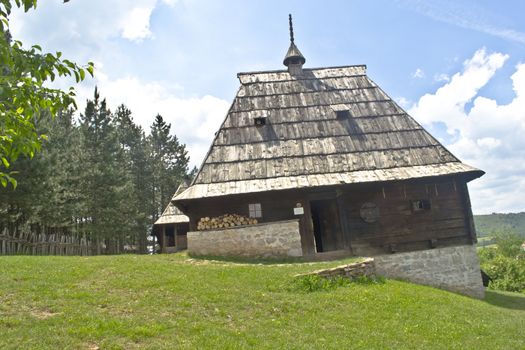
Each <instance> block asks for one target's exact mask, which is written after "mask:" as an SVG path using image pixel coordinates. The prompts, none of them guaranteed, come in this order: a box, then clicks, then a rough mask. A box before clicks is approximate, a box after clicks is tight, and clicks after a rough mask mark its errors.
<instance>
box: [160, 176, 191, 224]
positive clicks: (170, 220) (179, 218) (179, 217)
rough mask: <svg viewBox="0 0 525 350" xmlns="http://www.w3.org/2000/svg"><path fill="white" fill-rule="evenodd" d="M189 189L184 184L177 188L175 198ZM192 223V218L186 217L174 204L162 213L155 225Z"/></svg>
mask: <svg viewBox="0 0 525 350" xmlns="http://www.w3.org/2000/svg"><path fill="white" fill-rule="evenodd" d="M187 188H188V185H187V184H186V183H185V182H183V183H181V184H180V185H179V187H178V188H177V191H175V195H174V197H176V196H177V195H179V194H181V193H182V192H184V190H186V189H187ZM185 222H190V218H189V217H187V216H186V215H184V213H183V212H182V211H180V209H179V208H177V207H176V206H174V205H173V203H171V202H170V203H168V206H167V207H166V209H164V211H163V212H162V215H161V216H160V217H159V218H158V219H157V221H155V223H154V225H166V224H180V223H185Z"/></svg>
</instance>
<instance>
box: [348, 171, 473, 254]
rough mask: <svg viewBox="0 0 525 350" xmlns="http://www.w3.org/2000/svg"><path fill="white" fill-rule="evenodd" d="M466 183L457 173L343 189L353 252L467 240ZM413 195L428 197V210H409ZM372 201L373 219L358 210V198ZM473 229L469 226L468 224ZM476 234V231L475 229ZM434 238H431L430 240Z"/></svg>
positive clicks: (422, 247)
mask: <svg viewBox="0 0 525 350" xmlns="http://www.w3.org/2000/svg"><path fill="white" fill-rule="evenodd" d="M466 191H467V189H466V186H465V183H464V181H463V180H462V179H461V178H455V179H454V178H450V177H449V178H445V179H435V180H428V181H406V182H397V183H392V184H384V185H379V186H368V187H363V186H360V187H358V186H356V187H355V188H352V189H349V190H346V191H344V193H343V195H342V196H341V199H340V201H341V202H342V203H344V207H345V208H344V209H343V210H344V211H345V214H346V218H347V229H348V231H349V232H348V233H347V234H348V235H349V236H350V241H351V246H352V249H353V250H354V253H356V254H366V253H380V252H389V251H405V250H414V249H425V248H431V247H432V246H433V245H440V246H443V245H451V244H460V243H472V234H471V228H470V226H469V222H468V213H469V211H470V207H469V208H466V207H465V203H466V202H465V196H468V192H466ZM413 200H428V201H429V202H430V205H431V208H430V210H423V211H419V212H414V211H413V210H412V208H411V201H413ZM365 202H372V203H375V204H376V205H377V206H378V208H379V212H380V216H379V219H378V220H377V222H375V223H366V222H365V221H364V220H363V219H362V218H361V216H360V208H361V206H362V204H363V203H365ZM472 229H473V228H472ZM474 236H475V233H474ZM432 240H434V241H432Z"/></svg>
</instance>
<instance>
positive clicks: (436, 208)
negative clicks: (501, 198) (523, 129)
mask: <svg viewBox="0 0 525 350" xmlns="http://www.w3.org/2000/svg"><path fill="white" fill-rule="evenodd" d="M327 199H330V200H333V201H334V203H337V207H338V209H339V212H338V213H337V215H334V218H337V220H339V218H341V222H334V228H337V229H338V230H342V231H343V234H342V235H341V236H342V238H341V239H338V241H340V242H339V243H338V244H337V247H338V249H341V247H346V248H351V249H352V250H353V251H354V253H355V254H357V255H362V254H365V255H366V254H376V253H384V252H390V251H391V250H392V249H394V250H396V251H406V250H417V249H427V248H431V247H432V246H433V245H437V246H444V245H454V244H465V243H472V242H473V241H474V240H475V231H474V227H473V226H472V224H471V221H470V219H469V218H470V216H469V213H471V209H470V202H469V201H468V189H467V187H466V184H465V180H463V179H462V178H461V177H456V178H454V177H444V178H435V179H432V180H411V181H399V182H391V183H383V184H378V183H376V184H369V185H365V184H359V185H351V186H348V185H347V186H344V187H342V186H339V187H326V188H316V189H312V188H305V189H296V190H290V191H278V192H262V193H256V194H249V195H236V196H226V197H220V198H207V199H205V200H193V201H188V202H186V203H185V205H186V207H185V210H184V211H185V213H186V214H187V215H188V216H189V217H190V231H192V230H196V227H197V222H198V220H199V219H200V218H201V217H205V216H208V217H215V216H220V215H223V214H240V215H244V216H249V210H248V204H250V203H261V206H262V212H263V217H262V218H260V219H258V221H259V222H272V221H279V220H288V219H294V218H299V219H300V229H301V240H302V244H303V253H304V254H312V253H315V242H314V234H313V224H312V217H311V208H310V201H315V200H327ZM413 200H428V201H429V202H430V204H431V209H430V210H428V211H421V212H414V211H413V210H412V208H411V201H413ZM365 202H373V203H375V204H376V205H377V206H378V207H379V211H380V217H379V220H378V221H377V222H375V223H366V222H365V221H364V220H363V219H362V218H361V216H360V209H361V206H362V205H363V203H365ZM296 203H301V204H302V205H303V207H304V213H305V214H304V215H302V216H300V217H298V216H295V215H294V214H293V208H294V207H295V206H296ZM470 215H471V214H470ZM334 220H336V219H334Z"/></svg>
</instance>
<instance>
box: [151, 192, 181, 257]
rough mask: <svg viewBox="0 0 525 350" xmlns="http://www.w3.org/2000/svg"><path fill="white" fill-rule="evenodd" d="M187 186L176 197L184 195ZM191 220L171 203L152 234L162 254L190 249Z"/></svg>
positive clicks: (176, 193)
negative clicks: (189, 231) (188, 241)
mask: <svg viewBox="0 0 525 350" xmlns="http://www.w3.org/2000/svg"><path fill="white" fill-rule="evenodd" d="M186 188H188V186H187V184H185V183H182V184H181V185H180V186H179V187H178V188H177V191H175V195H178V194H180V193H182V192H183V191H184V190H185V189H186ZM189 222H190V219H189V218H188V217H187V216H186V215H184V214H183V213H182V212H181V211H180V210H179V209H178V208H177V207H175V206H174V205H173V203H171V202H170V203H169V204H168V206H167V207H166V209H164V212H163V213H162V215H161V216H160V217H159V218H158V220H157V221H155V223H154V224H153V230H152V234H153V235H154V236H155V237H156V239H157V242H159V245H160V252H161V253H174V252H177V251H180V250H184V249H186V248H187V247H188V243H187V233H188V230H189Z"/></svg>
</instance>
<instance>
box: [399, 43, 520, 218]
mask: <svg viewBox="0 0 525 350" xmlns="http://www.w3.org/2000/svg"><path fill="white" fill-rule="evenodd" d="M506 59H507V56H506V55H503V54H501V53H492V54H487V52H486V51H485V50H484V49H481V50H478V51H477V52H476V53H475V54H474V56H473V57H472V58H471V59H469V60H467V61H465V63H464V68H463V71H462V72H460V73H456V74H454V76H452V78H451V80H450V81H449V82H448V83H446V84H445V85H443V86H441V87H440V88H439V89H438V90H437V91H436V92H435V93H434V94H426V95H424V96H422V97H421V98H420V99H419V101H418V102H417V103H416V104H415V105H414V106H413V108H411V109H410V110H409V113H410V114H411V115H412V116H414V117H415V118H416V119H417V120H418V121H420V122H422V123H423V124H424V125H425V126H431V125H432V124H434V123H444V124H445V125H446V127H447V132H448V133H449V134H450V135H454V138H453V141H452V142H451V143H450V144H448V145H447V147H448V148H449V149H450V150H451V151H452V152H453V153H454V154H455V155H456V156H458V157H459V158H460V159H461V160H462V161H463V162H465V163H467V164H470V165H473V166H476V167H479V168H480V169H482V170H485V171H486V175H485V176H483V177H482V178H481V179H478V180H475V181H473V182H471V183H470V184H469V187H470V189H471V191H470V192H471V197H472V204H473V209H474V211H475V212H476V213H491V212H509V211H524V210H525V202H523V199H522V198H521V193H525V162H524V161H523V160H524V159H525V138H524V137H523V135H525V114H524V113H523V111H524V110H525V64H519V65H517V66H516V71H515V73H514V74H513V75H512V77H511V79H512V82H513V89H514V93H515V97H514V99H513V100H512V101H511V102H510V103H508V104H501V105H500V104H498V102H497V101H496V100H494V99H490V98H486V97H483V96H479V95H478V92H479V90H480V89H481V88H482V87H483V86H485V85H486V84H487V83H488V82H489V80H490V79H491V78H492V77H493V76H494V75H495V74H496V72H497V70H498V69H499V68H501V67H502V66H503V64H504V62H505V61H506ZM469 102H472V108H471V109H470V111H468V112H467V111H466V110H465V105H466V104H467V103H469Z"/></svg>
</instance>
